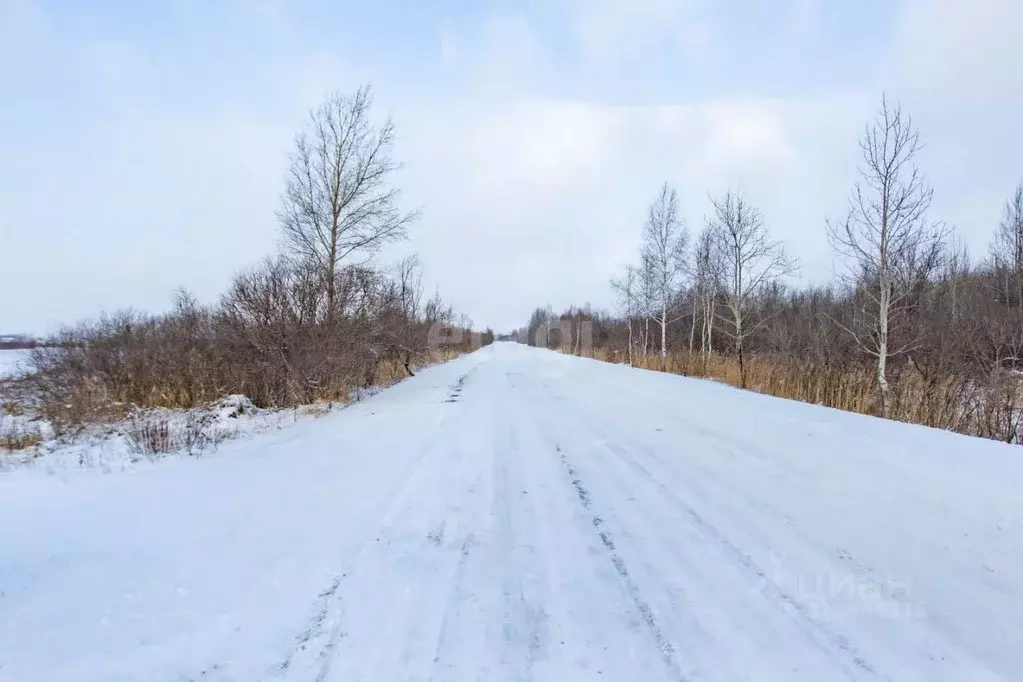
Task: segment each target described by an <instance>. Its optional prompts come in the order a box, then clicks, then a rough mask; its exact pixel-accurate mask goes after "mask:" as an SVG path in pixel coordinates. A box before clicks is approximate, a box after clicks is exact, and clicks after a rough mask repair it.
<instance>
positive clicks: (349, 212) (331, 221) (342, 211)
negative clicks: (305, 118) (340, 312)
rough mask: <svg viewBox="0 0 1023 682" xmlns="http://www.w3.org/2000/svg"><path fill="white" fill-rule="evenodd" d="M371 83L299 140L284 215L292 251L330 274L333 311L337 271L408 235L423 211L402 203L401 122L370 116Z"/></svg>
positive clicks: (339, 102)
mask: <svg viewBox="0 0 1023 682" xmlns="http://www.w3.org/2000/svg"><path fill="white" fill-rule="evenodd" d="M372 102H373V99H372V94H371V91H370V88H369V86H363V87H361V88H359V89H358V90H357V91H356V92H355V93H354V94H352V95H344V94H341V93H334V94H332V95H330V96H329V97H328V98H327V100H326V101H325V102H324V103H323V105H322V106H320V107H319V108H318V109H316V110H314V111H312V112H311V113H310V116H309V122H308V124H307V125H306V127H305V129H304V130H302V132H300V133H299V134H298V136H297V137H296V138H295V150H294V152H293V153H292V155H291V162H290V166H289V169H288V174H287V181H286V187H285V191H284V197H283V201H282V205H281V208H280V210H279V211H278V212H277V218H278V220H279V222H280V224H281V229H282V231H283V233H284V242H285V246H286V248H287V250H288V251H289V252H290V253H291V254H292V255H294V256H296V257H298V258H300V259H301V260H302V262H303V263H304V264H305V265H306V266H307V267H312V268H314V269H315V270H316V272H317V273H318V274H319V275H320V276H321V277H322V279H323V282H324V286H325V290H326V294H327V301H326V304H327V305H326V308H327V315H328V316H332V315H334V313H335V311H336V302H337V300H336V299H337V285H338V283H337V276H338V273H339V270H340V268H341V266H342V264H343V263H345V262H346V260H347V259H349V258H350V257H352V256H353V255H356V254H369V253H372V252H373V251H375V250H376V249H378V248H379V247H380V246H381V245H383V244H384V243H386V242H388V241H392V240H396V239H402V238H404V237H405V234H406V229H407V227H408V225H409V223H411V222H412V221H413V220H414V219H415V217H416V213H415V212H409V211H405V210H403V209H402V208H400V207H399V191H398V190H397V189H395V188H394V187H392V186H391V184H390V179H391V175H392V173H393V171H394V170H395V169H396V168H398V164H397V163H396V162H395V161H394V160H393V159H392V158H391V151H392V147H393V144H394V126H393V124H392V123H391V121H390V120H387V121H385V122H384V123H383V124H382V125H380V126H375V125H374V124H373V123H372V122H371V120H370V109H371V106H372Z"/></svg>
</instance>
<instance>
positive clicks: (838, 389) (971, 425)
mask: <svg viewBox="0 0 1023 682" xmlns="http://www.w3.org/2000/svg"><path fill="white" fill-rule="evenodd" d="M593 357H595V358H596V359H598V360H604V361H607V362H617V363H624V362H627V361H628V358H627V357H626V356H625V354H624V353H622V352H621V351H609V350H604V349H598V350H596V351H594V353H593ZM633 366H634V367H639V368H642V369H649V370H655V371H662V372H669V373H672V374H681V375H684V376H691V377H700V378H708V379H713V380H716V381H721V382H723V383H726V384H729V385H731V386H735V387H738V386H739V385H740V381H739V363H738V360H737V359H736V358H734V357H731V356H727V355H722V354H717V353H715V354H711V355H710V356H709V357H704V356H703V355H702V354H699V353H694V354H689V353H673V354H670V355H669V356H668V357H667V358H664V359H663V360H662V358H661V357H660V356H659V355H656V354H651V355H647V356H637V357H635V358H634V361H633ZM889 382H890V383H891V386H892V390H893V397H894V400H893V405H892V414H891V417H892V419H895V420H897V421H902V422H906V423H910V424H922V425H925V426H932V427H935V428H940V429H946V430H949V431H956V432H958V433H964V434H967V435H972V436H981V437H984V438H991V439H995V440H1001V441H1005V442H1010V443H1011V442H1019V441H1020V436H1021V432H1023V428H1021V424H1020V421H1021V414H1020V412H1021V410H1020V406H1021V405H1023V391H1021V390H1020V380H1019V378H1018V377H1014V376H1011V375H1005V374H1002V375H998V374H996V375H992V376H991V377H989V378H987V379H986V380H985V382H978V381H977V380H975V379H970V378H967V377H962V376H948V377H940V378H937V379H932V380H931V381H925V380H924V378H923V377H921V376H920V374H918V373H917V372H915V371H913V370H911V369H909V368H905V369H904V370H903V371H902V372H901V373H899V374H896V375H894V376H892V377H890V378H889ZM746 384H747V386H746V387H747V389H749V390H752V391H756V392H758V393H764V394H766V395H771V396H775V397H779V398H788V399H790V400H798V401H801V402H806V403H812V404H815V405H824V406H827V407H833V408H836V409H839V410H845V411H847V412H857V413H860V414H873V415H877V414H878V412H879V409H878V401H877V380H876V378H875V375H874V373H873V371H872V370H871V369H868V368H866V367H853V368H836V367H828V366H820V365H815V364H813V363H799V362H795V361H792V360H790V359H787V358H784V357H776V356H754V357H751V358H750V359H749V360H748V361H747V363H746Z"/></svg>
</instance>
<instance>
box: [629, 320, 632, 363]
mask: <svg viewBox="0 0 1023 682" xmlns="http://www.w3.org/2000/svg"><path fill="white" fill-rule="evenodd" d="M629 367H632V316H631V315H630V316H629Z"/></svg>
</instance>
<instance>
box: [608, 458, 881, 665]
mask: <svg viewBox="0 0 1023 682" xmlns="http://www.w3.org/2000/svg"><path fill="white" fill-rule="evenodd" d="M605 447H606V448H607V450H608V451H609V452H610V453H612V454H614V455H615V456H617V457H618V458H619V459H620V460H621V461H623V462H625V463H626V464H627V465H628V466H629V467H630V468H631V469H633V471H635V472H636V473H637V474H638V475H640V476H641V477H642V478H643V479H645V480H646V481H648V482H649V483H650V484H652V485H653V486H654V488H655V489H656V490H657V492H658V493H659V494H660V495H661V496H662V497H664V498H665V499H666V500H667V501H668V502H669V503H671V504H674V505H675V506H676V507H678V508H679V509H681V510H682V511H683V512H685V514H686V515H687V516H688V517H689V518H690V519H691V520H692V521H693V524H694V525H695V526H696V527H697V528H699V529H700V530H701V531H702V532H703V533H704V534H705V535H707V537H709V538H711V539H712V540H714V542H715V543H717V545H718V546H719V547H721V549H722V550H723V551H724V552H725V554H726V555H728V556H730V557H731V558H732V559H733V560H734V561H735V563H736V565H738V566H741V567H742V568H743V569H744V570H746V571H747V572H749V573H751V574H752V575H753V576H755V578H756V581H757V582H758V583H759V584H760V585H761V586H762V589H763V592H764V593H765V594H766V595H768V596H770V597H772V598H773V599H775V600H777V601H779V602H781V603H782V604H784V605H785V606H786V607H787V609H788V610H789V611H790V612H791V613H793V614H794V615H796V616H797V617H798V618H799V619H800V620H801V621H802V622H803V623H805V624H806V625H807V626H808V627H809V628H810V629H811V630H812V631H813V632H815V633H817V635H818V636H819V637H821V638H823V639H824V640H825V642H826V644H828V645H830V646H826V647H825V650H827V651H833V650H835V649H837V650H839V651H841V652H843V653H844V654H846V655H847V656H848V658H849V662H851V663H852V665H853V667H854V668H856V669H857V670H859V671H860V672H861V673H867V674H869V675H871V676H877V674H878V673H877V670H876V668H875V667H874V666H873V665H872V664H871V663H869V662H868V661H867V660H866V658H865V657H864V655H863V654H862V653H861V652H860V651H859V650H858V649H857V648H856V647H855V646H854V645H853V644H852V643H851V642H850V641H849V639H848V638H847V637H845V636H844V635H842V634H841V633H839V632H837V631H835V630H834V629H833V628H831V627H829V626H828V625H827V624H826V623H823V622H821V621H820V620H819V619H817V618H815V617H814V616H813V614H811V613H810V612H809V610H808V609H807V608H806V606H805V605H804V604H802V603H801V602H800V601H799V600H797V599H796V598H795V597H793V596H792V595H791V594H790V593H789V592H787V591H786V590H785V589H783V588H782V587H781V586H780V585H778V584H777V583H776V582H774V581H773V580H772V579H771V578H770V577H769V576H768V575H767V572H766V571H765V570H764V569H763V568H762V567H761V566H760V565H759V564H758V563H757V562H756V560H754V559H753V557H752V556H750V555H749V554H747V553H746V552H744V551H742V550H741V549H740V548H739V547H738V546H736V545H735V544H734V543H733V542H732V541H730V540H729V539H728V538H726V537H725V536H724V535H723V534H722V533H721V531H719V530H718V529H717V528H716V527H715V526H714V525H713V524H711V523H710V522H709V521H708V520H707V519H706V518H704V516H703V515H702V514H700V513H699V512H697V511H696V510H695V509H693V508H692V507H691V506H690V505H689V504H687V503H686V502H685V500H683V499H681V498H680V497H679V496H678V495H677V494H675V493H674V492H673V491H672V490H671V489H670V488H668V487H667V486H666V485H665V484H664V483H662V482H661V481H660V480H659V479H658V478H656V477H655V476H654V475H653V474H652V473H651V472H650V470H649V469H647V468H646V467H645V466H643V464H641V463H640V462H638V461H637V460H636V459H635V458H634V457H633V456H632V455H630V454H629V453H628V452H627V451H626V450H625V448H623V447H621V446H620V445H618V444H616V443H614V442H612V441H610V440H609V441H606V442H605ZM655 461H656V458H655Z"/></svg>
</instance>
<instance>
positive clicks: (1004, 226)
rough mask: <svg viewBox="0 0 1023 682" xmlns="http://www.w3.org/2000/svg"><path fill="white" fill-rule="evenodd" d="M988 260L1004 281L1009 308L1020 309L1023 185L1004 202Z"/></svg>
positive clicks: (1022, 252)
mask: <svg viewBox="0 0 1023 682" xmlns="http://www.w3.org/2000/svg"><path fill="white" fill-rule="evenodd" d="M991 257H992V260H993V261H994V266H995V269H996V270H997V271H998V273H999V275H1000V276H1001V278H1002V281H1003V285H1002V286H1003V294H1004V295H1005V298H1006V302H1007V303H1009V305H1015V306H1020V307H1023V183H1020V184H1019V185H1017V186H1016V190H1015V191H1014V192H1013V194H1012V197H1010V198H1009V200H1008V201H1006V202H1005V210H1004V213H1003V215H1002V222H1001V224H1000V225H999V226H998V230H997V231H996V232H995V239H994V242H993V243H992V244H991Z"/></svg>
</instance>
